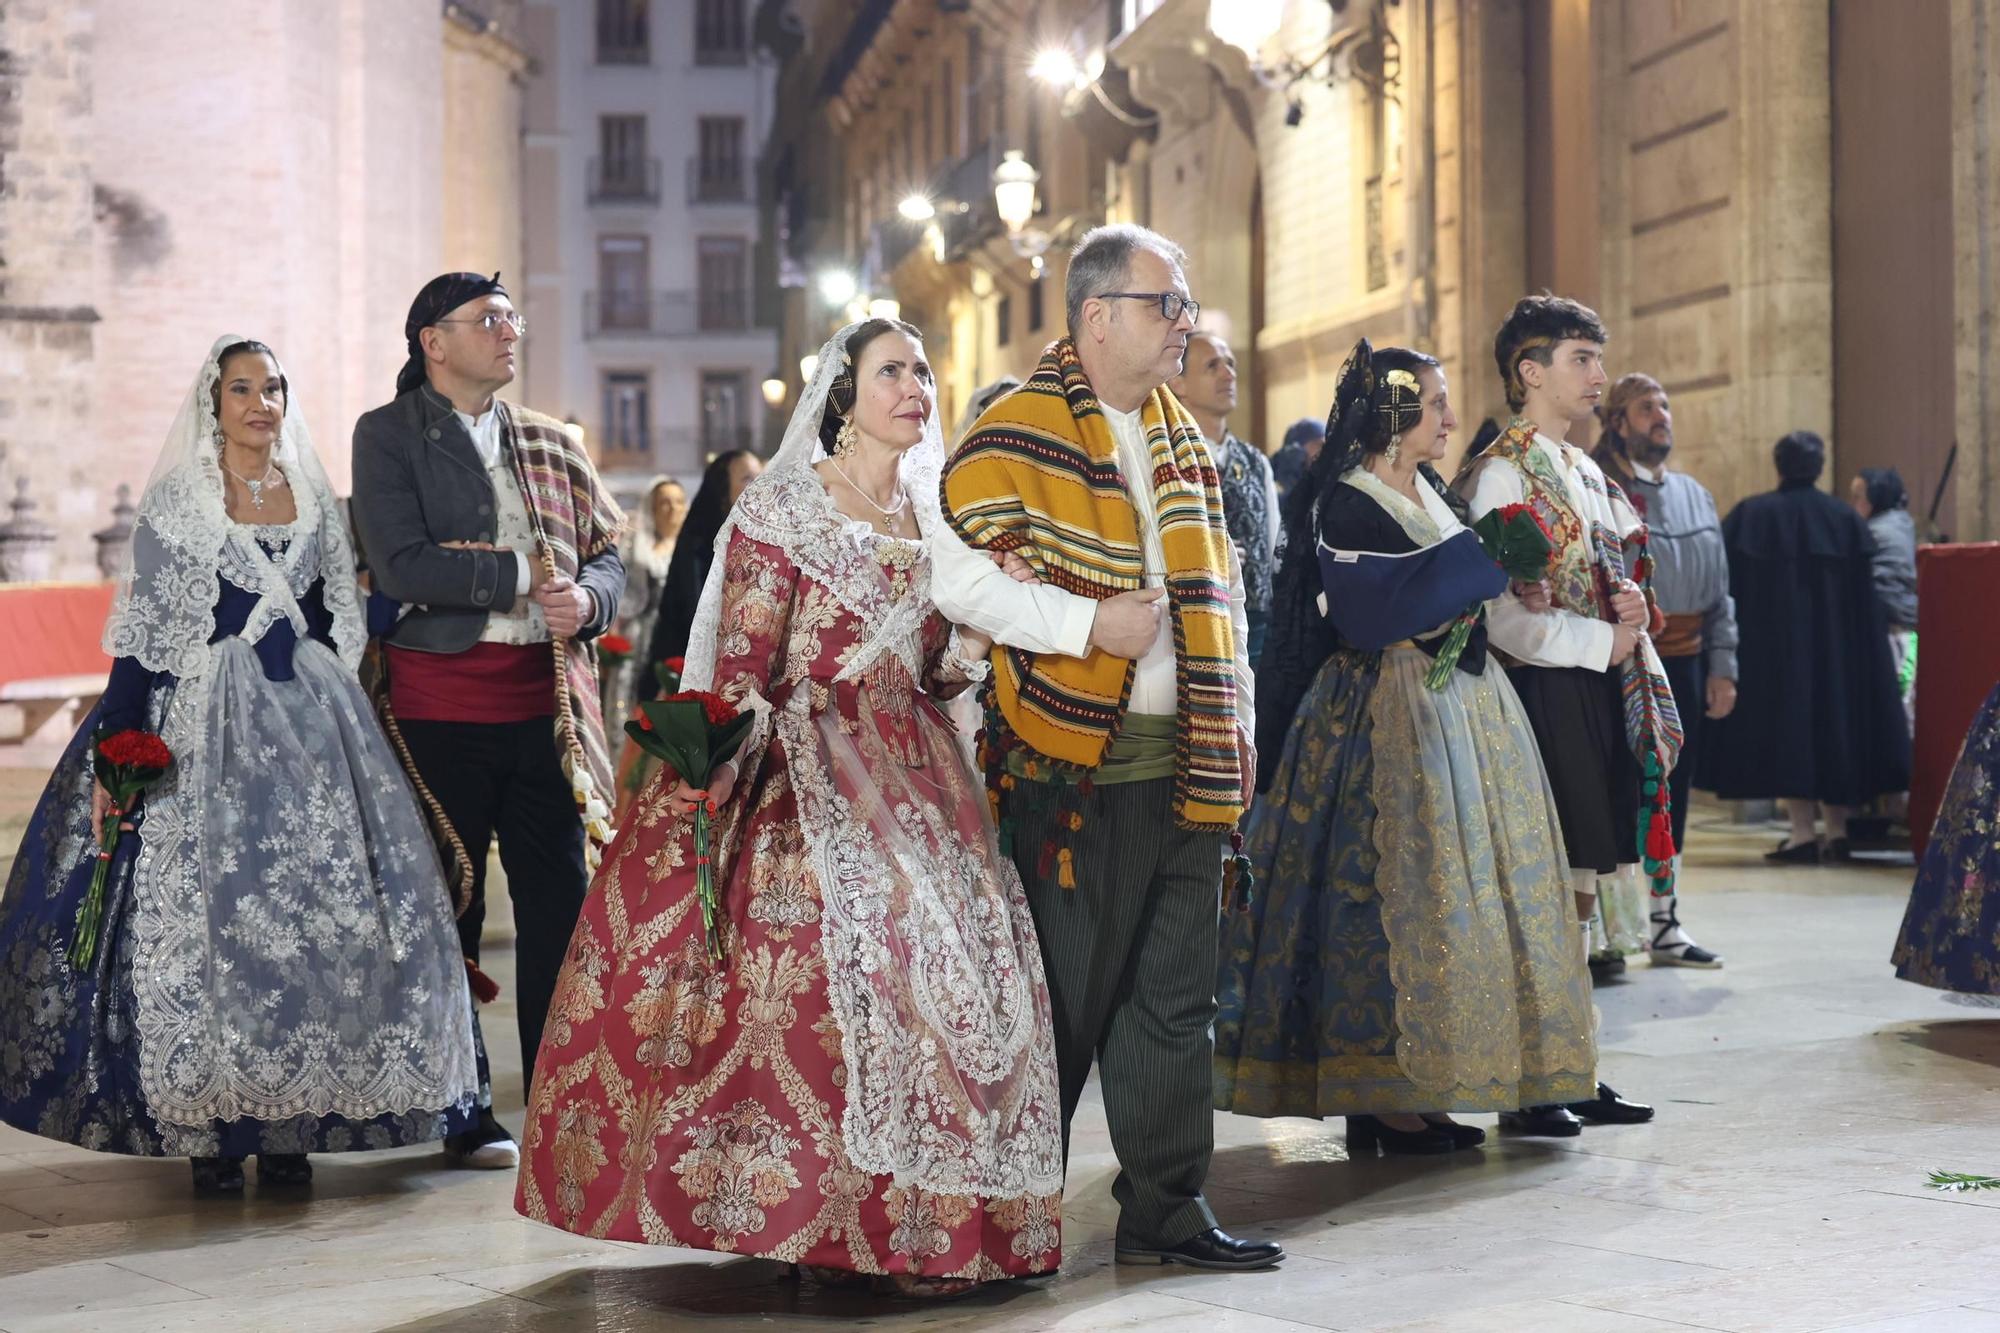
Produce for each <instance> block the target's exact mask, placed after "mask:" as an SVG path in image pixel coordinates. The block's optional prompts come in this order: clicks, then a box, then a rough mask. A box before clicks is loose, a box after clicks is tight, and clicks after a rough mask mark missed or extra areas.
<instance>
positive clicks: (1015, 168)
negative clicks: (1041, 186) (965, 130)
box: [993, 148, 1042, 232]
mask: <svg viewBox="0 0 2000 1333" xmlns="http://www.w3.org/2000/svg"><path fill="white" fill-rule="evenodd" d="M1041 179H1042V173H1041V172H1039V171H1036V170H1035V169H1034V167H1033V166H1031V165H1030V164H1029V162H1028V159H1027V158H1026V157H1025V156H1023V155H1022V153H1021V150H1020V149H1018V148H1009V149H1008V150H1007V151H1006V153H1005V154H1004V155H1003V156H1002V157H1001V159H1000V165H999V166H997V167H995V168H993V207H994V210H995V211H996V212H998V213H999V214H1000V221H1001V222H1003V223H1005V224H1006V226H1007V230H1008V231H1010V232H1018V231H1020V230H1021V228H1023V227H1025V226H1027V225H1028V223H1029V222H1031V221H1033V220H1034V216H1035V186H1036V184H1037V183H1038V182H1039V181H1040V180H1041Z"/></svg>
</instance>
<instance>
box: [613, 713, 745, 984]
mask: <svg viewBox="0 0 2000 1333" xmlns="http://www.w3.org/2000/svg"><path fill="white" fill-rule="evenodd" d="M676 680H677V681H678V673H676ZM755 718H756V715H755V714H754V713H747V712H746V713H739V712H737V711H736V705H735V704H732V703H730V702H729V700H727V699H725V698H723V697H722V696H721V695H719V694H715V693H712V692H710V691H708V690H683V691H681V692H680V693H677V694H670V695H668V696H667V697H666V698H664V699H655V700H652V701H651V702H648V703H643V704H640V705H639V715H638V716H637V717H636V718H634V719H632V721H630V722H627V723H626V724H625V734H626V735H628V736H630V737H631V738H632V739H633V741H634V742H635V743H637V745H638V746H639V748H640V749H642V750H644V751H645V752H646V753H647V754H650V755H652V756H653V757H654V758H656V759H658V760H660V761H661V762H662V763H663V764H665V765H666V766H667V770H668V772H667V773H666V774H663V775H662V777H663V778H667V777H678V778H679V779H680V780H681V781H682V782H685V783H687V785H688V786H690V787H694V788H698V789H705V788H706V787H707V786H708V784H709V781H710V779H712V778H713V777H714V775H715V770H716V769H718V768H720V767H722V766H723V765H724V764H726V763H728V762H729V760H730V757H731V756H732V755H734V754H735V753H736V748H737V747H738V746H739V745H741V744H742V743H743V738H744V736H746V735H747V734H749V731H750V724H751V722H752V721H754V720H755ZM714 817H715V803H714V802H712V801H707V800H704V801H703V802H702V803H701V804H700V805H697V806H696V807H695V808H694V885H695V894H696V896H698V897H699V898H700V899H701V926H702V934H703V936H704V938H705V939H706V940H707V943H708V956H709V958H710V959H711V960H712V961H714V962H718V963H719V962H721V961H722V933H721V925H720V923H721V919H722V905H721V903H720V901H719V900H718V899H717V897H716V893H715V866H714V864H713V862H712V861H711V860H710V858H709V854H708V823H709V820H711V819H713V818H714Z"/></svg>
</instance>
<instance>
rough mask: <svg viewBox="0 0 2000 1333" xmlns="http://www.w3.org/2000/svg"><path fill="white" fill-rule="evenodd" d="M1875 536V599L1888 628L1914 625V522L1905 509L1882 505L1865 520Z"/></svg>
mask: <svg viewBox="0 0 2000 1333" xmlns="http://www.w3.org/2000/svg"><path fill="white" fill-rule="evenodd" d="M1868 532H1869V534H1870V535H1871V536H1873V537H1874V538H1875V558H1874V562H1873V563H1874V570H1875V600H1877V601H1879V602H1880V603H1882V611H1883V614H1885V615H1886V616H1887V617H1888V619H1889V628H1890V629H1915V628H1916V627H1917V524H1916V520H1915V519H1913V518H1911V517H1910V511H1909V510H1907V509H1884V510H1883V511H1882V512H1881V513H1879V514H1876V515H1874V516H1873V517H1871V518H1870V519H1869V520H1868Z"/></svg>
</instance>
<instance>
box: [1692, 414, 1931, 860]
mask: <svg viewBox="0 0 2000 1333" xmlns="http://www.w3.org/2000/svg"><path fill="white" fill-rule="evenodd" d="M1771 453H1772V460H1773V462H1774V463H1775V465H1776V467H1777V472H1778V488H1777V489H1776V490H1774V491H1770V492H1767V493H1766V494H1763V495H1753V496H1751V497H1750V498H1749V499H1747V500H1744V501H1743V502H1742V503H1740V504H1738V505H1737V506H1736V508H1734V509H1732V510H1731V511H1730V513H1729V517H1728V518H1727V519H1725V520H1724V521H1723V524H1722V537H1723V541H1724V543H1725V544H1726V545H1727V547H1728V552H1729V591H1730V594H1731V595H1732V596H1733V597H1734V598H1735V599H1736V610H1737V614H1738V617H1739V620H1740V624H1741V643H1740V645H1739V647H1738V649H1737V656H1738V659H1739V662H1740V666H1741V671H1740V672H1739V675H1738V678H1737V684H1738V687H1739V695H1738V699H1737V706H1736V708H1735V710H1734V711H1733V712H1731V713H1730V715H1729V716H1728V717H1725V718H1723V719H1721V720H1720V721H1718V722H1717V723H1716V725H1715V729H1714V731H1713V733H1712V734H1711V737H1710V744H1709V745H1708V746H1707V749H1706V752H1705V755H1704V757H1703V758H1702V760H1701V764H1700V771H1699V772H1697V773H1696V775H1695V784H1696V785H1697V786H1700V787H1704V788H1708V789H1710V790H1713V791H1714V792H1715V794H1716V795H1718V796H1720V797H1722V798H1723V799H1724V800H1736V801H1744V800H1750V801H1754V800H1771V799H1782V800H1783V801H1784V803H1785V813H1786V815H1787V816H1788V817H1789V818H1790V820H1791V825H1792V827H1791V832H1790V835H1789V836H1788V837H1786V838H1785V840H1784V841H1783V842H1781V843H1780V844H1779V845H1778V847H1777V848H1776V849H1775V850H1774V851H1771V852H1769V853H1768V854H1767V856H1768V859H1770V860H1772V861H1777V862H1785V863H1791V864H1799V865H1813V864H1816V863H1818V862H1819V861H1821V860H1833V861H1844V860H1847V859H1848V857H1849V855H1850V847H1849V843H1848V837H1847V817H1848V815H1849V813H1850V812H1851V811H1852V810H1853V808H1854V807H1855V806H1857V805H1859V804H1861V803H1862V802H1863V801H1867V800H1870V799H1872V798H1873V797H1876V796H1881V795H1885V794H1888V793H1892V792H1900V791H1903V790H1905V789H1907V788H1908V787H1909V785H1910V730H1909V726H1908V723H1907V722H1906V721H1905V719H1904V716H1903V707H1902V699H1901V696H1900V694H1899V693H1898V691H1897V688H1896V669H1895V663H1894V661H1893V659H1892V658H1891V656H1890V652H1889V634H1888V626H1887V619H1886V617H1885V616H1884V614H1883V610H1882V603H1881V600H1880V599H1879V598H1878V597H1877V596H1876V592H1875V576H1874V559H1875V541H1874V539H1873V538H1872V537H1871V536H1870V535H1869V532H1868V525H1867V524H1866V523H1864V522H1863V521H1862V519H1861V516H1860V515H1859V514H1857V513H1855V512H1854V510H1853V509H1852V508H1850V507H1849V506H1848V505H1845V504H1842V503H1841V502H1840V501H1838V500H1836V499H1834V498H1833V497H1832V496H1830V495H1824V494H1822V493H1821V492H1820V490H1819V489H1818V487H1817V486H1815V485H1814V483H1815V482H1816V481H1818V480H1819V475H1820V473H1821V472H1822V471H1823V470H1824V469H1825V467H1826V442H1825V441H1823V440H1822V439H1820V437H1819V436H1817V435H1815V434H1813V433H1812V432H1811V431H1793V432H1792V433H1791V434H1789V435H1787V436H1785V437H1784V438H1783V439H1782V440H1779V441H1778V443H1777V445H1776V446H1775V447H1774V448H1773V449H1772V451H1771ZM1816 811H1817V812H1818V813H1820V814H1822V815H1823V816H1824V818H1825V821H1826V836H1825V842H1824V843H1822V842H1821V840H1820V837H1819V836H1818V835H1817V833H1816V832H1815V830H1814V827H1813V816H1814V814H1815V813H1816Z"/></svg>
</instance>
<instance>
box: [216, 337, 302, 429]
mask: <svg viewBox="0 0 2000 1333" xmlns="http://www.w3.org/2000/svg"><path fill="white" fill-rule="evenodd" d="M250 352H261V353H263V354H264V355H265V356H268V357H270V358H271V364H272V365H274V366H276V367H277V368H278V391H279V392H280V393H282V394H284V396H285V402H284V406H282V407H280V408H279V409H278V415H279V416H283V415H284V414H285V413H287V412H289V411H291V408H292V383H291V381H290V380H288V379H286V378H285V363H284V362H282V361H280V360H278V354H277V353H276V352H274V351H272V350H271V349H270V348H269V347H267V346H265V345H264V344H263V343H260V342H258V341H257V340H256V339H255V338H245V339H244V340H243V341H242V342H234V343H231V344H229V346H227V347H225V348H223V349H222V350H221V351H220V352H217V353H216V354H215V383H213V384H211V385H209V386H208V402H209V406H211V407H213V408H214V409H215V414H216V415H217V416H221V415H222V368H223V367H224V366H226V365H228V364H229V358H230V357H232V356H243V355H245V354H246V353H250Z"/></svg>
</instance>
